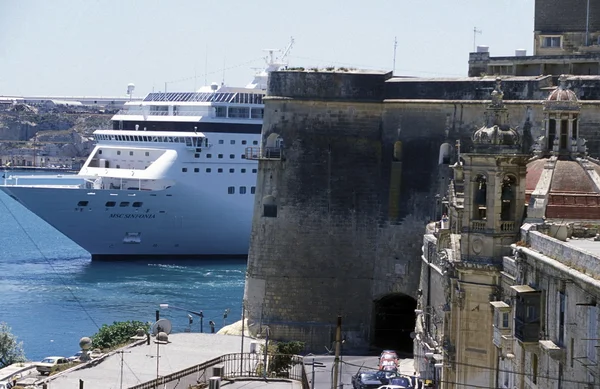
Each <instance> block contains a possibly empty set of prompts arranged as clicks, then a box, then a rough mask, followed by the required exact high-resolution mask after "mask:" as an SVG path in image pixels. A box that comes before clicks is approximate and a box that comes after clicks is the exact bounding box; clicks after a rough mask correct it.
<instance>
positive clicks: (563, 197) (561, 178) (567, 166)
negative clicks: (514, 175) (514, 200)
mask: <svg viewBox="0 0 600 389" xmlns="http://www.w3.org/2000/svg"><path fill="white" fill-rule="evenodd" d="M545 170H546V171H547V173H546V174H545V177H549V178H550V181H548V179H547V178H545V179H543V180H542V179H541V178H542V176H543V175H544V171H545ZM588 171H591V172H595V173H596V174H600V165H599V164H598V163H596V162H595V161H592V160H588V159H581V160H573V159H571V158H564V159H561V158H559V159H556V160H552V159H551V158H540V159H535V160H533V161H531V162H529V163H528V164H527V176H526V181H525V197H526V201H527V202H528V203H529V199H530V198H531V196H532V194H533V192H534V191H536V189H537V192H541V193H547V194H546V195H545V198H546V205H545V210H544V216H545V217H546V218H548V219H570V220H573V219H583V220H586V219H587V220H598V219H600V188H598V187H597V186H596V184H595V183H594V180H593V179H592V177H591V175H590V174H589V173H588ZM530 206H531V205H530Z"/></svg>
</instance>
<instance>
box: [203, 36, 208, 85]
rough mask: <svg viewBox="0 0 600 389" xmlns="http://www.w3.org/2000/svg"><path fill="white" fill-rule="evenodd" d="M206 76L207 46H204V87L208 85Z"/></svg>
mask: <svg viewBox="0 0 600 389" xmlns="http://www.w3.org/2000/svg"><path fill="white" fill-rule="evenodd" d="M207 76H208V44H207V45H206V52H205V53H204V85H208V81H207V80H206V77H207Z"/></svg>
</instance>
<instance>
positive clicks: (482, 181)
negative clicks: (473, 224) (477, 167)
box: [473, 174, 487, 220]
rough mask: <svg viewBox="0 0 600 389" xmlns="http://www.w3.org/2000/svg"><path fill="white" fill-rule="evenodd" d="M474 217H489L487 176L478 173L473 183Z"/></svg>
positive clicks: (484, 218)
mask: <svg viewBox="0 0 600 389" xmlns="http://www.w3.org/2000/svg"><path fill="white" fill-rule="evenodd" d="M473 184H474V185H473V219H477V220H486V219H487V178H486V177H485V176H484V175H483V174H478V175H477V176H476V177H475V181H474V183H473Z"/></svg>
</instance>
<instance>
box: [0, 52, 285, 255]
mask: <svg viewBox="0 0 600 389" xmlns="http://www.w3.org/2000/svg"><path fill="white" fill-rule="evenodd" d="M288 50H289V47H288ZM288 50H286V53H287V51H288ZM271 62H272V63H270V64H268V65H269V66H270V67H268V68H267V69H268V70H269V71H270V70H275V69H278V68H279V66H275V65H276V63H274V61H271ZM267 75H268V72H266V73H265V72H263V73H262V74H259V75H257V77H256V78H255V80H254V81H253V83H251V84H250V85H248V87H245V88H234V87H228V86H224V85H221V86H219V85H216V84H213V85H210V86H208V87H203V88H201V89H200V90H199V91H197V92H189V93H188V92H170V93H164V92H158V93H150V94H148V95H147V96H146V98H144V100H143V101H131V102H128V103H126V104H125V106H124V108H123V109H122V110H121V111H119V112H118V113H117V114H116V115H114V117H113V118H112V124H113V128H112V129H105V130H97V131H95V132H94V137H95V139H96V145H95V147H94V149H93V151H92V153H91V154H90V156H89V157H88V159H87V161H86V162H85V164H84V165H83V167H82V168H81V170H80V171H79V173H78V174H77V175H71V176H60V175H58V176H42V177H40V176H18V177H12V178H13V180H12V182H13V183H12V184H10V185H6V184H5V185H3V186H1V187H0V189H1V190H2V191H4V192H6V193H7V194H8V195H9V196H11V197H12V198H14V199H15V200H17V201H19V202H20V203H21V204H23V205H24V206H25V207H26V208H28V209H29V210H30V211H32V212H33V213H35V214H36V215H38V216H39V217H41V218H42V219H43V220H45V221H46V222H48V223H49V224H50V225H52V226H54V227H55V228H56V229H57V230H59V231H60V232H62V233H63V234H64V235H66V236H67V237H69V238H70V239H71V240H73V241H74V242H75V243H77V244H79V245H80V246H81V247H83V248H84V249H86V250H87V251H89V252H90V253H91V254H92V258H93V259H121V258H132V257H152V256H161V257H181V256H187V257H200V256H245V255H247V252H248V243H249V239H250V230H251V221H252V212H253V206H254V193H255V184H256V175H257V161H256V160H255V159H252V158H247V155H246V151H247V149H252V148H258V147H259V141H260V133H261V128H262V118H263V112H264V105H263V101H262V100H263V97H264V95H265V88H266V77H267Z"/></svg>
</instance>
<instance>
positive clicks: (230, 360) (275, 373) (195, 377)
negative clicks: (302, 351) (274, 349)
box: [129, 353, 309, 389]
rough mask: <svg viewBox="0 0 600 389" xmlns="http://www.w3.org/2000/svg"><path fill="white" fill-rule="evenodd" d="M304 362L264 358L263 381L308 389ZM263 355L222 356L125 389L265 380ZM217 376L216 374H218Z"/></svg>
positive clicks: (292, 357)
mask: <svg viewBox="0 0 600 389" xmlns="http://www.w3.org/2000/svg"><path fill="white" fill-rule="evenodd" d="M303 361H304V358H303V357H301V356H299V355H282V354H276V355H268V356H267V371H266V378H287V379H291V380H296V381H300V382H302V387H303V389H309V384H308V379H307V376H306V371H305V369H304V362H303ZM263 366H264V354H262V353H243V354H239V353H238V354H225V355H222V356H220V357H218V358H215V359H211V360H209V361H206V362H204V363H201V364H199V365H195V366H192V367H188V368H187V369H184V370H180V371H178V372H175V373H172V374H169V375H166V376H163V377H159V378H157V379H154V380H152V381H148V382H144V383H142V384H139V385H135V386H132V387H130V388H129V389H153V388H161V389H175V388H176V387H177V388H188V387H190V386H199V387H204V386H208V381H209V379H210V378H211V377H214V376H215V375H217V376H218V375H220V377H221V378H222V379H231V378H243V377H248V378H251V377H255V378H262V377H265V374H264V369H263ZM219 373H220V374H219Z"/></svg>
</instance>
